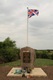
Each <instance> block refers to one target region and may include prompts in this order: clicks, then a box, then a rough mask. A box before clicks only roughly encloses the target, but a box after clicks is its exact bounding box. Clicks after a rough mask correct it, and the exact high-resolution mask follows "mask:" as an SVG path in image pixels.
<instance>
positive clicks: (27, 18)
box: [27, 7, 28, 46]
mask: <svg viewBox="0 0 53 80" xmlns="http://www.w3.org/2000/svg"><path fill="white" fill-rule="evenodd" d="M27 46H28V7H27Z"/></svg>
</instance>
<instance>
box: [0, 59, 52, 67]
mask: <svg viewBox="0 0 53 80" xmlns="http://www.w3.org/2000/svg"><path fill="white" fill-rule="evenodd" d="M34 65H35V66H53V60H50V59H36V60H35V61H34ZM0 66H21V61H20V60H18V61H14V62H9V63H3V64H0Z"/></svg>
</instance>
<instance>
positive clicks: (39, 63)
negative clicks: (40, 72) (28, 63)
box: [34, 59, 53, 66]
mask: <svg viewBox="0 0 53 80" xmlns="http://www.w3.org/2000/svg"><path fill="white" fill-rule="evenodd" d="M34 65H35V66H53V60H50V59H36V60H35V62H34Z"/></svg>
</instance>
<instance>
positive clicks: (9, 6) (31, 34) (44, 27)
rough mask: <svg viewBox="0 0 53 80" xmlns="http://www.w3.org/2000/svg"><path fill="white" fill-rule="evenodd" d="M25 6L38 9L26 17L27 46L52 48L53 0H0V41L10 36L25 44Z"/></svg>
mask: <svg viewBox="0 0 53 80" xmlns="http://www.w3.org/2000/svg"><path fill="white" fill-rule="evenodd" d="M27 7H28V8H29V9H38V10H39V16H36V15H35V16H33V17H31V18H29V19H28V20H29V21H28V43H29V44H28V46H29V47H32V48H35V49H53V0H0V41H3V40H5V38H7V37H10V38H11V39H12V40H13V41H16V45H17V47H19V48H22V47H24V46H27Z"/></svg>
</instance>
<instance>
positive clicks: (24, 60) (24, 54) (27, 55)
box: [23, 52, 30, 63]
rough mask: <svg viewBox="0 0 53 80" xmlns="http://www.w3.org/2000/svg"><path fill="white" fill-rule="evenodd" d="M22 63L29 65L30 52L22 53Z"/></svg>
mask: <svg viewBox="0 0 53 80" xmlns="http://www.w3.org/2000/svg"><path fill="white" fill-rule="evenodd" d="M23 62H24V63H30V52H23Z"/></svg>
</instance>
